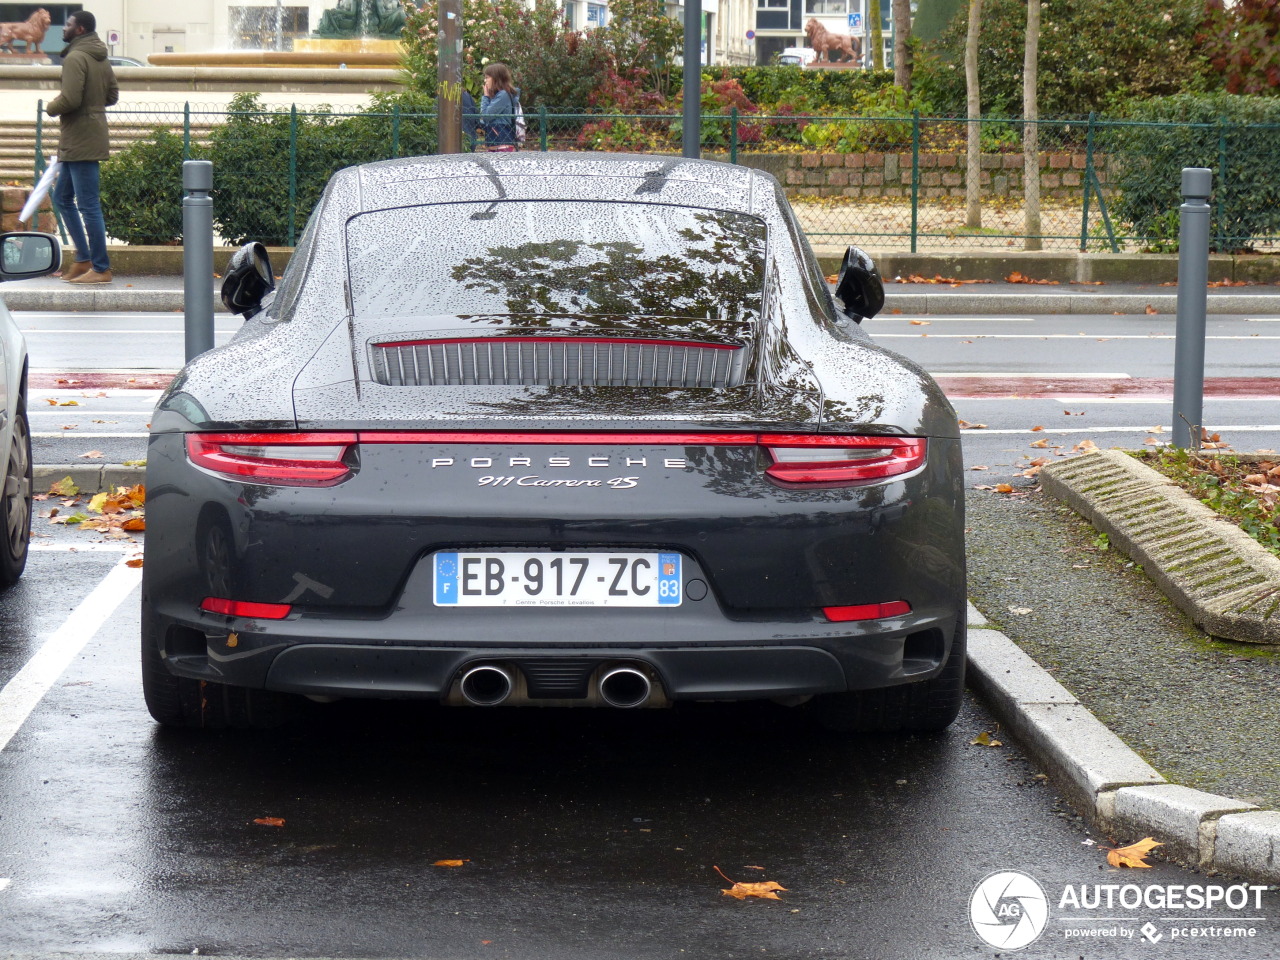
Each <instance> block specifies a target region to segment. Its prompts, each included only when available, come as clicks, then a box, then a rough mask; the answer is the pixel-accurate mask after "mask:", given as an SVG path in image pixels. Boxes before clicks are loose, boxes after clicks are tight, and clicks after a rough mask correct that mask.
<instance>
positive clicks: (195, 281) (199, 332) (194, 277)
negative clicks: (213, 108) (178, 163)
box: [182, 160, 213, 360]
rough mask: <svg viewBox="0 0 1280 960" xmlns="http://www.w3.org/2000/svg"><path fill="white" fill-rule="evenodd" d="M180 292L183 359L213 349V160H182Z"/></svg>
mask: <svg viewBox="0 0 1280 960" xmlns="http://www.w3.org/2000/svg"><path fill="white" fill-rule="evenodd" d="M182 189H183V191H184V194H183V197H182V284H183V285H182V292H183V298H182V301H183V305H184V311H183V312H184V314H185V321H186V349H187V359H188V360H190V359H191V358H192V357H196V356H199V355H200V354H202V353H204V352H205V351H206V350H212V349H213V197H211V196H210V195H209V191H211V190H212V189H213V163H212V162H210V161H209V160H184V161H183V162H182Z"/></svg>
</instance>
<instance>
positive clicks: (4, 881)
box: [0, 877, 9, 890]
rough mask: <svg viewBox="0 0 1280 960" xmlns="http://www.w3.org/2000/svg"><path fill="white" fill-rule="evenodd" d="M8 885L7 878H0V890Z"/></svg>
mask: <svg viewBox="0 0 1280 960" xmlns="http://www.w3.org/2000/svg"><path fill="white" fill-rule="evenodd" d="M8 885H9V878H8V877H0V890H3V889H4V888H5V887H7V886H8Z"/></svg>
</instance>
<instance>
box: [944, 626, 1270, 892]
mask: <svg viewBox="0 0 1280 960" xmlns="http://www.w3.org/2000/svg"><path fill="white" fill-rule="evenodd" d="M969 683H970V685H971V686H972V687H973V689H975V690H976V691H977V692H978V693H979V694H981V695H982V697H983V698H984V699H985V700H986V701H987V703H988V704H989V705H990V706H991V709H992V712H993V713H995V715H996V716H997V717H998V718H999V720H1000V722H1001V723H1002V724H1003V725H1004V726H1005V727H1006V728H1008V729H1009V730H1010V731H1012V732H1013V734H1014V735H1015V736H1016V737H1018V739H1019V740H1020V742H1021V743H1022V745H1023V746H1024V747H1025V748H1026V749H1027V750H1028V751H1029V752H1030V753H1031V754H1033V755H1034V756H1035V757H1036V759H1037V760H1038V761H1039V762H1040V764H1041V765H1042V766H1043V767H1044V768H1045V770H1046V772H1047V773H1048V774H1049V775H1050V777H1051V778H1052V779H1053V781H1054V784H1055V786H1057V787H1058V788H1059V789H1060V790H1061V791H1062V792H1063V794H1064V795H1065V796H1066V797H1067V799H1068V800H1069V801H1070V802H1071V803H1072V804H1073V805H1074V806H1075V807H1076V809H1078V810H1080V811H1081V812H1082V813H1084V814H1085V815H1086V816H1087V817H1088V818H1089V820H1090V821H1092V822H1093V823H1094V824H1095V825H1096V826H1097V827H1098V828H1099V829H1102V830H1105V831H1107V832H1109V833H1112V834H1119V835H1122V836H1123V837H1124V838H1126V839H1128V838H1130V837H1132V839H1134V840H1136V839H1139V838H1140V837H1146V836H1150V837H1154V838H1155V839H1156V840H1159V841H1160V842H1161V843H1163V844H1165V846H1163V847H1161V848H1160V854H1162V855H1164V856H1167V857H1170V858H1172V859H1175V860H1179V861H1182V862H1184V863H1187V864H1189V865H1191V866H1193V867H1196V868H1197V869H1200V870H1206V871H1220V872H1222V873H1228V874H1233V875H1238V876H1243V877H1248V878H1250V879H1254V880H1261V881H1264V882H1267V883H1280V812H1276V811H1272V810H1260V809H1259V808H1258V807H1256V806H1254V805H1253V804H1251V803H1245V802H1244V801H1241V800H1234V799H1232V798H1230V797H1220V796H1217V795H1216V794H1212V793H1205V792H1203V791H1200V790H1192V789H1191V788H1189V787H1183V786H1179V785H1177V784H1171V783H1168V782H1166V781H1165V779H1164V777H1162V776H1161V775H1160V774H1159V772H1157V771H1156V770H1155V769H1154V768H1153V767H1152V766H1151V765H1150V764H1149V763H1147V762H1146V761H1145V760H1143V759H1142V758H1141V757H1140V756H1138V754H1136V753H1135V752H1134V751H1132V750H1131V749H1129V747H1127V746H1126V745H1125V744H1124V742H1123V741H1122V740H1120V738H1119V737H1117V736H1116V735H1115V734H1114V733H1112V732H1111V730H1109V729H1108V728H1107V726H1106V725H1105V724H1103V723H1102V721H1100V720H1099V719H1098V718H1097V717H1095V716H1094V715H1093V714H1092V713H1090V712H1089V710H1088V709H1086V708H1085V707H1084V706H1083V705H1082V704H1081V703H1080V701H1079V700H1077V699H1076V698H1075V697H1074V696H1073V695H1072V694H1071V692H1070V691H1069V690H1067V689H1066V688H1065V687H1063V686H1062V685H1061V684H1060V683H1058V681H1057V680H1055V679H1053V677H1051V676H1050V675H1049V673H1048V672H1047V671H1046V670H1045V669H1044V668H1043V667H1041V666H1040V665H1039V664H1038V663H1036V662H1035V661H1034V660H1032V659H1031V657H1029V656H1028V655H1027V654H1026V653H1025V652H1024V651H1023V650H1022V649H1021V648H1020V647H1018V646H1017V645H1016V644H1015V643H1014V642H1013V641H1012V640H1010V639H1009V638H1008V637H1006V636H1005V635H1004V634H1003V633H1000V632H999V631H998V630H994V629H991V628H990V625H989V624H988V623H987V620H986V617H984V616H983V615H982V613H981V612H980V611H979V610H978V609H977V608H976V607H974V606H973V605H972V604H970V605H969Z"/></svg>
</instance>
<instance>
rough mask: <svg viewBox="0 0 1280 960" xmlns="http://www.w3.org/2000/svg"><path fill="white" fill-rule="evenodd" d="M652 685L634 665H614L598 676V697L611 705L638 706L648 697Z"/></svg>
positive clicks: (622, 706) (623, 707) (651, 690)
mask: <svg viewBox="0 0 1280 960" xmlns="http://www.w3.org/2000/svg"><path fill="white" fill-rule="evenodd" d="M652 692H653V685H652V684H651V683H650V682H649V678H648V677H646V676H645V675H644V674H643V673H642V672H640V671H639V670H637V669H636V668H635V667H614V668H613V669H612V670H609V671H608V672H607V673H605V675H604V676H603V677H601V678H600V699H601V700H603V701H604V702H605V703H607V704H609V706H611V707H619V708H622V709H626V708H628V707H639V706H642V705H644V703H645V702H647V701H648V699H649V694H650V693H652Z"/></svg>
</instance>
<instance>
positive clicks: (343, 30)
mask: <svg viewBox="0 0 1280 960" xmlns="http://www.w3.org/2000/svg"><path fill="white" fill-rule="evenodd" d="M404 24H405V12H404V7H403V5H402V4H401V3H400V2H399V0H337V5H336V6H334V7H332V8H330V9H328V10H326V11H324V13H323V14H322V15H321V17H320V23H319V24H318V25H317V26H316V29H315V30H314V31H312V34H311V36H309V37H298V38H296V39H295V40H294V41H293V49H292V50H228V51H211V50H204V51H201V52H199V53H153V54H151V55H150V56H149V57H148V60H149V61H150V62H151V63H152V64H153V65H155V66H160V67H286V68H287V67H304V68H315V67H320V68H326V67H327V68H334V67H339V66H343V67H395V66H398V64H399V62H400V40H399V37H400V31H401V30H402V29H403V28H404Z"/></svg>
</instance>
